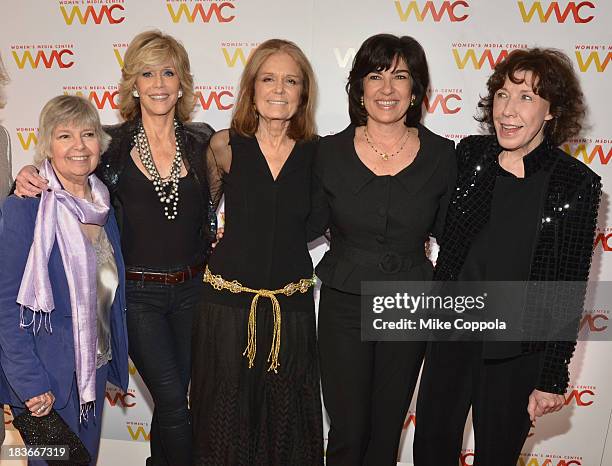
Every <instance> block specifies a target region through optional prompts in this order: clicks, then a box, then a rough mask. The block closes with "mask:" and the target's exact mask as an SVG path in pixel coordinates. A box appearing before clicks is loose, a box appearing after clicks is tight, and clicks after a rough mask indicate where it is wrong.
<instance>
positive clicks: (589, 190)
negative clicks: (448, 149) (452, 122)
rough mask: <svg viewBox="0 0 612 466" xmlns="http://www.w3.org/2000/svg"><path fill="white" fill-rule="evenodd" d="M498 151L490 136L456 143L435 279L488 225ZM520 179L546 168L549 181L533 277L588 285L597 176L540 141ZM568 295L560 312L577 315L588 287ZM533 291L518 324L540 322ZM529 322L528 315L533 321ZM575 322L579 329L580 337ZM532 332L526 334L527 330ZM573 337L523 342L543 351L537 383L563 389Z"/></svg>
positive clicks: (446, 276)
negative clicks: (454, 181) (453, 176)
mask: <svg viewBox="0 0 612 466" xmlns="http://www.w3.org/2000/svg"><path fill="white" fill-rule="evenodd" d="M501 151H502V148H501V147H500V146H499V145H498V143H497V139H496V137H495V136H469V137H467V138H465V139H463V140H462V141H461V142H460V143H459V145H458V146H457V165H458V177H457V185H456V188H455V192H454V194H453V197H452V199H451V202H450V205H449V209H448V214H447V217H446V225H445V229H444V233H443V234H442V236H441V238H440V240H439V241H438V242H439V244H440V253H439V256H438V261H437V264H436V271H435V275H434V278H435V279H436V280H442V281H448V280H457V277H458V275H459V272H460V271H461V268H462V267H463V264H464V262H465V259H466V257H467V254H468V251H469V249H470V246H471V244H472V241H473V239H474V238H475V236H476V234H477V233H478V232H479V231H481V229H482V228H483V227H484V226H485V225H486V224H487V222H488V221H489V216H490V208H491V199H492V193H493V188H494V186H495V178H496V175H495V173H496V170H497V168H498V167H497V165H498V155H499V153H500V152H501ZM523 163H524V168H525V177H529V176H531V175H533V174H534V173H536V172H538V171H540V170H545V171H546V172H547V173H548V177H547V179H548V183H547V186H546V192H545V196H544V200H543V206H542V210H541V212H542V219H541V223H540V225H539V228H538V231H537V236H536V242H535V246H534V249H533V253H532V259H531V267H530V272H529V280H530V281H540V282H541V281H566V282H569V281H572V282H574V281H575V282H586V281H587V279H588V276H589V269H590V266H591V256H592V253H593V240H594V235H595V227H596V221H597V210H598V207H599V201H600V197H601V178H600V177H599V176H598V175H597V174H595V173H594V172H593V171H592V170H590V169H589V168H588V167H587V166H586V165H584V164H583V163H582V162H580V161H578V160H576V159H574V158H573V157H571V156H569V155H567V154H566V153H564V152H563V151H561V150H560V149H559V148H557V147H554V146H553V145H552V144H551V143H549V142H547V141H545V142H544V143H543V144H541V145H540V146H539V147H538V149H536V150H534V151H533V152H531V153H530V154H528V155H527V156H525V157H524V159H523ZM579 289H580V290H581V292H580V293H577V295H575V296H573V299H570V300H567V299H557V300H556V302H554V305H555V306H558V307H559V312H560V313H561V314H563V315H571V314H572V313H573V314H574V315H575V319H573V321H576V320H577V319H578V318H579V315H580V312H581V310H582V306H583V302H584V291H585V287H580V288H579ZM537 300H538V296H537V293H529V292H528V293H527V300H526V304H525V316H528V317H527V319H524V322H523V325H540V327H539V328H542V326H541V325H542V323H541V322H535V320H536V319H537V318H539V317H536V316H535V313H533V312H532V313H531V314H530V312H529V311H530V309H534V308H537V306H536V304H537V303H536V302H535V301H537ZM530 319H531V320H530ZM577 330H578V329H577V327H576V334H577ZM526 333H528V334H529V332H526ZM575 346H576V341H575V340H574V341H548V342H539V341H538V342H536V341H524V342H522V348H523V352H530V351H536V350H543V351H544V362H543V367H542V370H541V373H540V377H539V380H538V383H537V386H536V388H538V389H539V390H541V391H545V392H549V393H559V394H563V393H565V390H566V388H567V384H568V381H569V373H568V365H569V362H570V359H571V357H572V355H573V353H574V349H575Z"/></svg>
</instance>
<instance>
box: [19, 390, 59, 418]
mask: <svg viewBox="0 0 612 466" xmlns="http://www.w3.org/2000/svg"><path fill="white" fill-rule="evenodd" d="M53 403H55V396H53V393H51V390H49V391H48V392H46V393H43V394H42V395H38V396H35V397H32V398H30V399H29V400H28V401H26V402H25V405H26V406H27V408H28V409H29V410H30V412H31V413H32V416H34V417H43V416H46V415H47V414H49V413H50V412H51V409H52V408H53Z"/></svg>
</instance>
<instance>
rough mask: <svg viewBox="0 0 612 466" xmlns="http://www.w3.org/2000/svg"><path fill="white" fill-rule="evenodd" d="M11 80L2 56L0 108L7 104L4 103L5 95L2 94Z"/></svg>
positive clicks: (0, 66)
mask: <svg viewBox="0 0 612 466" xmlns="http://www.w3.org/2000/svg"><path fill="white" fill-rule="evenodd" d="M9 81H10V79H9V76H8V73H7V72H6V68H5V67H4V63H3V62H2V57H1V56H0V108H4V106H5V105H6V102H5V101H4V94H3V93H2V92H1V91H2V90H3V89H2V88H3V87H4V86H6V85H7V84H8V83H9Z"/></svg>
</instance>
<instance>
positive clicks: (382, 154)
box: [363, 126, 410, 160]
mask: <svg viewBox="0 0 612 466" xmlns="http://www.w3.org/2000/svg"><path fill="white" fill-rule="evenodd" d="M363 134H364V136H365V140H366V142H367V143H368V145H369V146H370V148H371V149H372V150H373V151H374V153H375V154H376V155H378V156H380V158H381V159H383V160H389V157H395V156H396V155H398V154H400V153H401V152H402V151H403V150H404V146H405V145H406V142H407V141H408V136H410V130H409V129H406V134H405V135H404V136H402V139H401V141H402V144H401V145H400V148H399V149H398V150H396V151H395V152H391V153H389V152H384V151H381V150H378V148H377V147H376V146H375V145H374V144H373V143H372V141H370V137H369V136H368V127H367V126H364V127H363ZM395 144H397V143H395ZM395 144H394V145H395Z"/></svg>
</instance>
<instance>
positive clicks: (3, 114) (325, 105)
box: [0, 0, 612, 466]
mask: <svg viewBox="0 0 612 466" xmlns="http://www.w3.org/2000/svg"><path fill="white" fill-rule="evenodd" d="M0 8H1V15H0V54H1V56H2V59H3V61H4V64H5V66H6V68H7V70H8V73H9V75H10V78H11V82H10V83H9V84H8V86H6V88H5V89H4V90H3V92H4V94H5V97H6V101H7V106H6V108H4V109H3V110H0V124H2V125H4V126H5V127H6V128H7V129H8V130H9V133H10V136H11V140H12V148H13V173H16V172H17V171H18V170H19V168H20V167H21V166H23V165H24V164H28V163H30V162H31V160H32V157H33V154H34V148H35V147H36V144H37V136H36V131H37V120H38V114H39V112H40V109H41V108H42V105H43V104H44V103H45V102H46V101H47V100H49V99H50V98H51V97H53V96H55V95H57V94H62V93H66V94H79V95H83V96H85V97H87V98H88V99H90V100H91V101H92V102H93V103H94V104H95V106H96V107H97V108H98V109H99V110H100V115H101V117H102V121H103V123H107V124H110V123H116V122H118V121H120V120H119V116H118V113H117V103H118V102H117V91H118V89H117V83H118V81H119V78H120V71H121V66H122V61H123V55H124V53H125V50H126V48H127V45H128V43H129V42H130V40H131V38H132V37H133V36H134V35H136V34H137V33H139V32H141V31H143V30H146V29H151V28H158V29H161V30H162V31H164V32H166V33H169V34H172V35H174V36H175V37H176V38H177V39H179V40H180V41H182V43H183V44H184V45H185V47H186V48H187V50H188V52H189V56H190V59H191V64H192V71H193V74H194V81H195V87H196V98H197V106H196V111H195V113H194V115H193V119H194V120H195V121H206V122H207V123H209V124H211V125H212V126H213V127H214V128H216V129H220V128H225V127H227V125H228V123H229V120H230V115H231V111H232V108H233V106H234V102H235V100H234V99H235V96H236V95H237V85H238V82H239V77H240V73H241V71H242V69H243V67H244V64H245V61H246V60H247V59H248V57H249V54H250V52H251V51H252V50H253V49H254V48H255V47H256V46H257V45H258V44H259V43H261V42H262V41H264V40H266V39H269V38H272V37H279V38H285V39H290V40H292V41H294V42H296V43H297V44H298V45H299V46H300V47H302V48H303V50H304V51H305V53H306V54H307V56H308V57H309V58H310V60H311V61H312V64H313V66H314V69H315V72H316V74H317V78H318V84H319V105H318V110H317V122H318V128H319V133H320V134H322V135H325V134H330V133H334V132H337V131H340V130H342V129H343V128H344V127H345V126H346V125H347V124H348V121H349V119H348V113H347V99H346V94H345V91H344V85H345V83H346V78H347V75H348V72H349V70H350V67H351V63H352V60H353V57H354V55H355V52H356V50H357V49H358V48H359V46H360V44H361V43H362V42H363V40H365V39H366V38H367V37H369V36H370V35H372V34H375V33H380V32H390V33H394V34H401V35H404V34H406V35H411V36H413V37H415V38H416V39H417V40H419V41H420V42H421V44H422V45H423V47H424V48H425V50H426V52H427V56H428V59H429V66H430V72H431V81H432V82H431V92H430V94H429V97H428V99H427V100H426V101H425V103H424V105H425V109H426V112H425V120H424V123H425V125H427V126H428V127H429V128H430V129H432V130H433V131H435V132H437V133H439V134H442V135H444V136H446V137H449V138H451V139H453V140H455V141H459V139H461V138H462V137H464V136H466V135H469V134H473V133H476V132H478V131H479V128H478V125H477V123H476V122H475V121H474V119H473V115H474V114H475V113H476V106H477V102H478V99H479V96H480V95H482V94H484V93H485V82H486V79H487V77H488V76H489V75H490V73H491V72H492V69H493V67H494V66H495V64H496V63H498V62H499V61H501V60H503V59H504V58H505V57H506V56H507V54H508V53H509V52H510V51H511V50H514V49H517V48H527V47H531V46H536V45H537V46H542V47H555V48H559V49H561V50H563V51H565V52H566V53H567V54H568V55H569V56H570V57H571V59H572V60H573V62H574V66H575V68H576V71H577V73H578V74H579V76H580V79H581V82H582V85H583V87H584V91H585V94H586V96H587V101H588V104H589V109H590V112H589V119H588V122H589V125H588V127H587V128H586V129H585V132H584V134H583V135H582V136H581V137H580V138H579V139H575V140H571V141H567V143H565V144H564V145H563V146H562V147H563V149H564V150H565V151H566V152H568V153H569V154H571V155H572V156H574V157H576V158H578V159H579V160H581V161H582V162H584V163H585V164H588V165H589V166H590V167H591V168H592V169H593V170H594V171H596V172H597V173H599V174H600V175H601V176H602V178H603V182H604V190H605V192H606V193H605V194H604V199H603V202H602V208H601V212H600V216H599V222H598V230H597V237H596V241H595V257H594V262H593V270H592V273H591V279H592V280H612V254H610V251H612V240H611V236H612V218H611V216H610V212H609V210H610V195H609V193H612V164H611V165H610V167H608V162H609V161H610V159H611V157H612V127H611V125H610V108H611V107H612V92H611V89H612V79H611V77H612V65H611V64H610V61H611V59H612V36H611V35H610V24H612V2H609V1H595V0H593V1H565V0H559V1H549V0H540V1H533V0H525V1H513V0H495V1H492V0H455V1H448V0H446V1H441V0H428V1H426V0H358V1H355V0H331V1H330V0H300V1H298V0H3V1H2V3H1V5H0ZM499 247H504V245H503V244H500V245H499ZM324 250H325V245H319V246H318V247H315V248H313V257H314V259H315V260H318V259H319V258H320V257H321V255H322V253H323V252H324ZM1 266H6V265H5V264H2V265H1ZM611 305H612V303H611ZM609 319H610V309H609V308H607V309H594V310H590V311H589V312H588V313H587V314H586V315H585V317H584V319H583V321H582V329H581V332H582V334H583V335H588V334H589V333H591V334H593V333H597V335H598V339H599V340H602V338H601V336H602V335H605V333H607V332H610V329H609V328H608V326H609ZM611 348H612V345H611V344H610V342H609V341H588V342H580V343H579V346H578V350H577V352H576V355H575V356H574V359H573V361H572V364H571V386H570V388H569V391H568V394H567V403H566V404H567V406H566V407H565V408H564V409H563V410H562V411H561V412H559V413H556V414H554V415H548V416H545V417H544V418H540V419H538V420H537V422H536V423H534V425H533V428H532V429H531V432H530V434H529V439H528V441H527V443H526V445H525V448H524V450H523V455H522V456H521V459H520V460H519V465H521V466H595V465H612V445H610V444H612V440H611V441H608V444H609V445H608V446H607V450H606V437H607V434H608V430H609V429H610V414H611V412H612V357H611V355H612V352H611ZM130 376H131V383H130V389H129V390H128V392H127V393H121V392H119V391H117V390H116V389H115V388H114V387H110V386H109V388H108V391H107V394H106V400H105V403H106V408H105V414H104V428H103V433H102V436H103V438H104V439H112V440H122V441H124V442H121V443H117V444H116V445H120V447H115V448H114V450H113V451H112V453H107V454H108V455H112V456H113V457H112V458H110V457H106V458H101V460H100V464H111V463H112V464H123V463H122V458H125V457H126V455H127V454H128V450H129V449H130V448H134V443H133V442H146V441H147V440H148V437H149V420H150V414H151V405H152V403H151V399H150V396H149V394H148V393H147V390H146V388H145V386H144V384H143V383H142V380H141V379H140V377H139V376H138V372H137V371H136V369H135V368H134V366H133V365H131V366H130ZM6 422H7V429H9V434H10V429H11V425H10V416H7V419H6ZM416 422H418V419H417V414H416V413H415V412H414V406H413V407H412V408H411V410H410V413H409V415H408V418H407V419H406V423H405V434H404V436H403V440H402V448H401V451H400V457H399V458H398V460H399V461H401V462H405V463H408V464H410V463H411V461H412V448H411V444H412V438H413V433H414V426H415V423H416ZM326 427H327V426H326ZM473 448H474V444H473V435H472V429H471V425H470V423H469V422H468V424H467V425H466V436H465V442H464V451H463V453H462V456H461V458H460V459H459V463H458V464H460V465H461V466H469V465H472V464H473V461H474V453H473ZM106 451H108V450H106Z"/></svg>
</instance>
